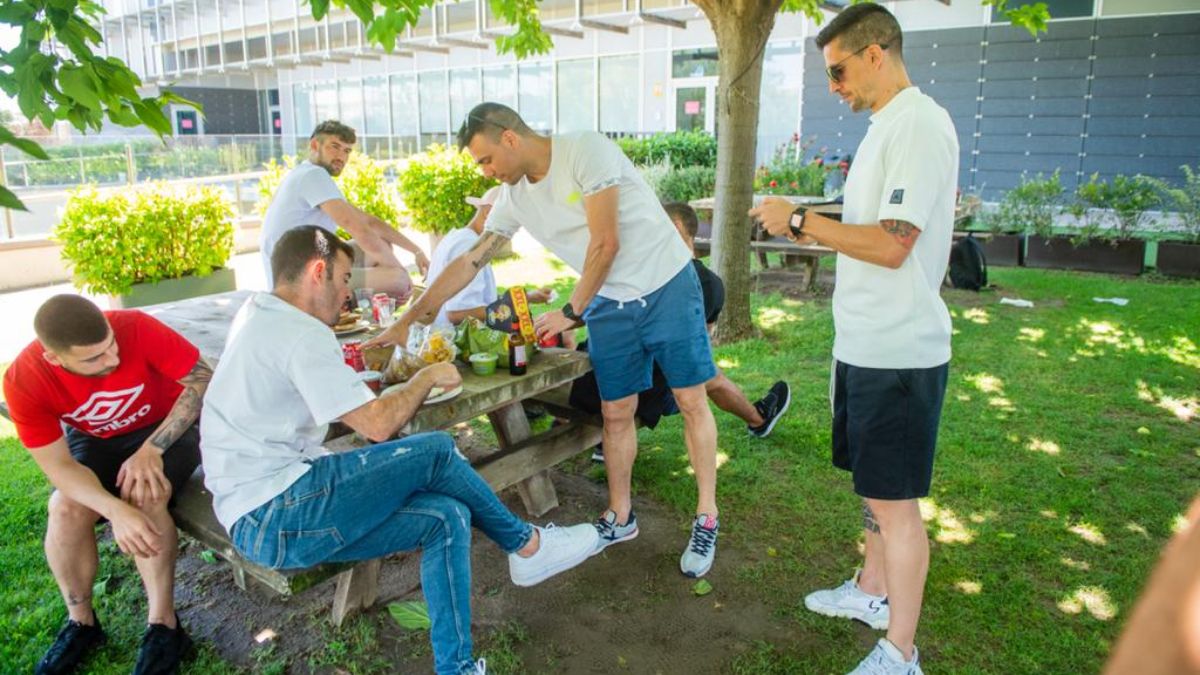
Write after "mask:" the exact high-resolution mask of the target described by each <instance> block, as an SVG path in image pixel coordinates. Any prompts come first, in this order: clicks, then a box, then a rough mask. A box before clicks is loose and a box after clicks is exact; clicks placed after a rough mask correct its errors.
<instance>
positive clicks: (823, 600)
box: [804, 573, 891, 630]
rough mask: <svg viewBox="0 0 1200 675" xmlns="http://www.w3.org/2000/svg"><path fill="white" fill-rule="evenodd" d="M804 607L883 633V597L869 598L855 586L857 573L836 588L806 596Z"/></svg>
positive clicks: (885, 618)
mask: <svg viewBox="0 0 1200 675" xmlns="http://www.w3.org/2000/svg"><path fill="white" fill-rule="evenodd" d="M804 606H805V607H807V608H809V609H810V610H812V611H814V612H816V613H817V614H824V615H825V616H836V617H840V618H843V619H853V620H855V621H858V622H861V623H865V624H867V625H868V626H870V627H871V628H874V629H876V630H887V627H888V619H889V618H890V617H891V609H890V607H888V601H887V597H886V596H882V595H870V594H869V593H864V592H863V591H862V589H861V588H859V587H858V574H857V573H856V574H855V575H854V577H853V578H851V579H847V580H846V583H844V584H842V585H841V586H838V587H837V588H830V589H826V590H823V591H815V592H813V593H809V594H808V595H807V596H805V598H804Z"/></svg>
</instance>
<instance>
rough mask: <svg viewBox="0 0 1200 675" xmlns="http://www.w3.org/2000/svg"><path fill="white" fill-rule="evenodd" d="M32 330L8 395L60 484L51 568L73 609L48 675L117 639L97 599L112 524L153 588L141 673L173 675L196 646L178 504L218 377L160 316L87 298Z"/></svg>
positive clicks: (40, 669) (55, 310)
mask: <svg viewBox="0 0 1200 675" xmlns="http://www.w3.org/2000/svg"><path fill="white" fill-rule="evenodd" d="M33 323H34V330H35V331H36V333H37V337H38V339H37V340H35V341H34V342H32V343H30V344H29V346H28V347H26V348H25V349H24V350H22V351H21V353H20V355H19V356H17V359H16V360H15V361H14V362H13V364H12V365H11V366H10V367H9V369H8V372H6V373H5V375H4V398H5V401H6V402H7V404H8V408H9V412H10V414H11V416H12V420H13V423H14V424H15V425H16V427H17V436H18V437H20V439H21V443H22V444H24V445H25V447H26V448H28V449H29V454H30V455H32V456H33V460H34V461H35V462H37V465H38V467H39V468H41V470H42V472H43V473H45V474H46V477H47V478H49V479H50V483H51V484H52V485H53V486H54V488H55V490H54V492H52V493H51V495H50V506H49V522H48V523H47V526H46V560H47V562H49V564H50V570H51V572H52V573H53V574H54V579H55V580H56V581H57V582H58V586H59V589H60V590H61V591H62V595H63V599H64V600H65V601H66V603H67V612H68V614H69V618H68V620H67V624H66V626H64V627H63V629H62V630H61V631H60V632H59V634H58V637H57V638H56V639H55V641H54V644H53V645H52V646H51V647H50V650H49V651H47V652H46V655H45V656H44V657H43V658H42V660H41V662H40V663H39V664H38V666H37V669H36V672H37V673H69V672H71V671H72V670H73V669H74V668H75V666H76V665H77V664H78V663H79V662H80V661H81V660H82V659H83V657H84V656H85V654H86V653H87V652H88V651H89V650H90V649H91V648H92V647H93V646H95V645H96V644H98V643H100V642H102V641H103V640H104V638H105V635H104V631H103V629H102V628H101V627H100V622H99V621H98V620H97V618H96V615H95V613H94V612H93V611H92V598H91V595H92V583H93V582H94V581H95V577H96V568H97V566H98V564H99V559H98V558H99V556H98V553H97V549H96V536H95V525H96V523H97V522H98V521H99V520H100V519H101V518H105V519H107V520H108V521H109V522H111V523H112V531H113V538H114V539H115V540H116V542H117V546H119V547H120V548H121V550H122V551H123V552H125V553H126V554H129V555H131V556H134V562H135V563H136V564H137V568H138V573H139V574H140V575H141V577H142V581H143V583H144V585H145V588H146V596H147V600H148V605H149V617H148V624H149V626H148V627H147V629H146V633H145V635H144V636H143V638H142V643H141V647H140V649H139V651H138V661H137V666H136V668H135V670H134V672H135V673H146V672H174V670H175V668H176V666H177V665H178V662H179V659H180V657H181V656H182V655H183V654H184V652H185V651H186V650H187V648H188V647H189V646H190V644H191V640H190V639H189V638H188V636H187V634H186V633H184V631H183V628H182V627H181V626H180V625H179V622H178V617H177V616H176V614H175V606H174V597H173V596H174V585H175V552H176V548H177V535H176V532H175V523H174V521H173V520H172V519H171V516H170V514H169V513H167V504H168V501H169V500H170V498H171V496H172V495H173V494H175V492H177V491H178V490H180V489H182V488H183V486H184V484H185V483H186V482H187V479H188V477H189V476H191V475H192V472H193V471H195V469H196V466H197V465H198V464H199V462H200V450H199V446H200V438H199V432H198V431H197V428H196V426H195V422H196V419H197V418H198V417H199V415H200V402H201V399H202V398H203V396H204V391H205V389H206V388H207V386H208V381H209V379H210V378H211V376H212V369H211V368H210V367H209V365H208V364H207V363H205V361H204V359H202V358H200V352H199V351H198V350H197V349H196V347H195V346H193V345H192V344H191V343H190V342H188V341H187V340H186V339H184V338H183V336H181V335H179V334H178V333H176V332H175V331H173V330H171V329H170V328H168V327H167V326H166V325H164V324H163V323H161V322H160V321H158V320H157V319H155V318H153V317H151V316H149V315H147V314H144V313H142V312H138V311H111V312H101V311H100V310H99V309H98V308H97V307H96V306H95V305H94V304H92V303H91V302H89V301H88V300H86V299H84V298H82V297H80V296H77V295H56V296H54V297H53V298H50V299H49V300H47V301H46V303H45V304H43V305H42V306H41V308H39V309H38V311H37V314H36V316H35V317H34V322H33ZM64 430H65V434H64Z"/></svg>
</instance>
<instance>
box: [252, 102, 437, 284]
mask: <svg viewBox="0 0 1200 675" xmlns="http://www.w3.org/2000/svg"><path fill="white" fill-rule="evenodd" d="M357 141H358V136H357V134H356V133H355V131H354V129H353V128H351V127H349V126H347V125H345V124H342V123H341V122H338V121H337V120H326V121H324V122H321V123H320V124H318V125H317V126H316V128H314V129H313V132H312V136H311V137H310V138H309V140H308V158H307V159H305V160H304V161H303V162H300V163H299V164H297V165H296V166H295V167H293V168H292V170H291V171H289V172H288V173H287V175H285V176H284V177H283V181H281V182H280V184H279V187H278V188H277V189H276V190H275V196H274V197H273V198H272V199H271V205H270V206H268V207H267V212H266V214H265V215H264V216H263V227H262V240H261V242H260V243H261V247H260V248H261V255H262V262H263V270H264V271H265V272H266V275H267V289H268V290H270V288H271V284H272V283H274V275H273V274H272V273H271V252H272V250H274V248H275V243H276V242H278V241H279V238H280V237H282V236H283V233H284V232H287V231H288V230H290V229H291V228H293V227H296V226H298V225H319V226H320V227H322V228H324V229H326V230H329V231H330V232H337V229H338V227H341V228H342V229H344V230H345V231H346V232H348V233H349V234H350V236H351V237H352V238H353V242H354V244H355V245H356V246H357V247H358V248H359V249H361V254H362V257H361V258H360V259H356V260H355V265H354V267H355V269H354V286H355V288H371V289H374V290H377V291H380V292H386V293H389V294H391V295H395V296H396V297H397V298H398V299H399V301H401V302H403V301H404V300H405V299H407V298H408V296H409V295H410V294H411V293H412V280H411V279H410V278H409V276H408V270H406V269H405V268H404V266H403V265H401V264H400V261H399V260H398V259H396V254H395V253H393V252H392V245H393V244H395V245H396V246H399V247H400V248H402V249H404V250H406V251H408V252H410V253H412V254H413V257H414V258H415V259H416V263H417V267H418V269H420V271H421V274H425V272H426V271H428V269H429V259H428V258H426V257H425V252H424V251H422V250H421V247H420V246H417V245H416V244H414V243H413V242H412V240H410V239H409V238H408V237H406V236H404V235H403V234H400V232H399V231H397V230H396V228H394V227H392V226H391V225H389V224H388V223H385V222H383V221H382V220H380V219H379V218H376V217H375V216H373V215H371V214H369V213H367V212H366V211H363V210H362V209H360V208H358V207H356V206H353V205H351V204H350V202H348V201H346V198H345V197H344V196H343V195H342V191H341V189H340V188H338V186H337V183H335V182H334V181H333V179H334V178H336V177H337V176H339V175H341V173H342V170H343V169H345V168H346V162H348V161H350V153H351V152H353V151H354V145H355V143H356V142H357ZM356 253H357V252H356Z"/></svg>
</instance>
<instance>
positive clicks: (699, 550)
mask: <svg viewBox="0 0 1200 675" xmlns="http://www.w3.org/2000/svg"><path fill="white" fill-rule="evenodd" d="M719 528H720V524H719V523H718V521H717V519H716V518H715V517H713V516H710V515H708V514H707V513H701V514H700V515H698V516H696V520H695V521H693V522H692V536H691V538H690V539H688V545H687V548H685V549H684V550H683V555H682V556H681V557H680V558H679V571H681V572H683V575H684V576H688V577H692V578H695V577H702V576H704V575H705V574H708V571H709V570H710V569H712V564H713V558H716V557H717V530H718V529H719Z"/></svg>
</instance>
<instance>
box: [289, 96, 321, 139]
mask: <svg viewBox="0 0 1200 675" xmlns="http://www.w3.org/2000/svg"><path fill="white" fill-rule="evenodd" d="M312 99H313V97H312V85H308V84H294V85H292V109H293V115H294V117H293V119H294V120H295V124H294V125H293V127H292V128H293V129H295V133H296V135H297V136H305V137H307V136H308V135H309V134H311V133H312V130H313V127H315V126H317V125H316V124H315V123H314V122H313V109H312Z"/></svg>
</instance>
